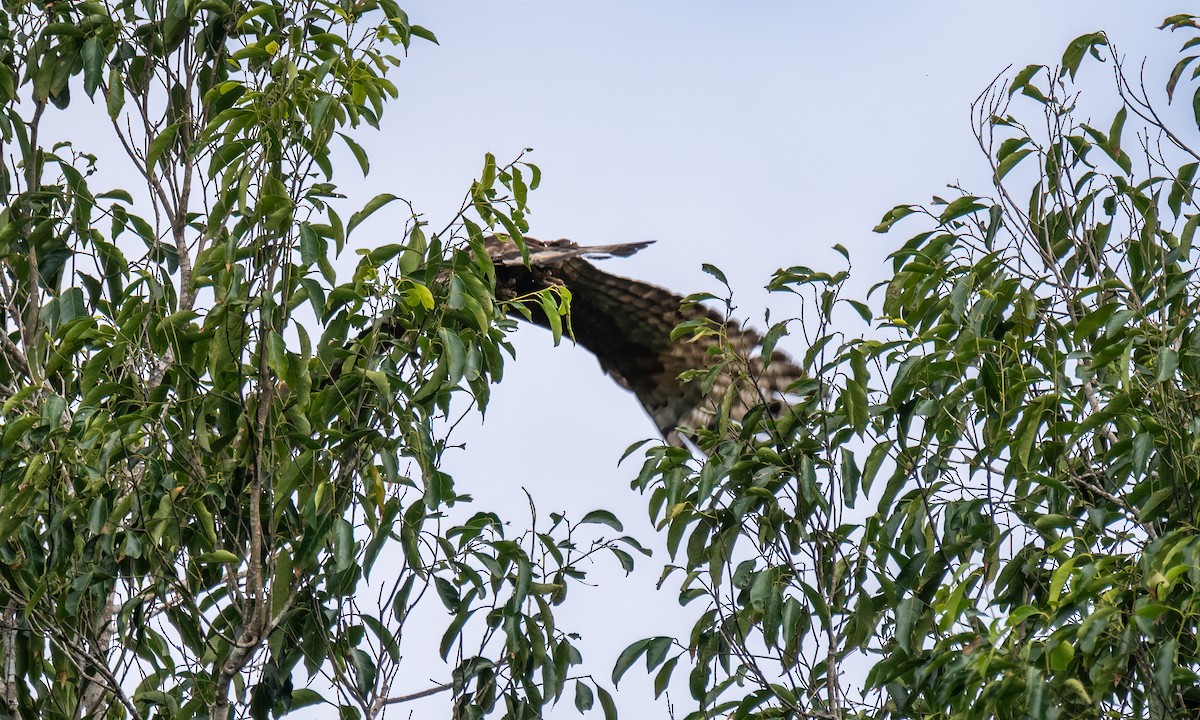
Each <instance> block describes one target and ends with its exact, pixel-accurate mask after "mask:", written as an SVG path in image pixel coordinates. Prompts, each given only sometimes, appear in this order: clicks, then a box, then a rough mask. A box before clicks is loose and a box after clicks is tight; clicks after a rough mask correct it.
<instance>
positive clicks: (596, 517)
mask: <svg viewBox="0 0 1200 720" xmlns="http://www.w3.org/2000/svg"><path fill="white" fill-rule="evenodd" d="M589 523H593V524H597V525H607V526H609V527H610V528H612V529H613V530H616V531H617V532H621V531H623V530H624V529H625V528H624V526H623V525H621V521H620V520H618V519H617V516H616V515H613V514H612V513H610V512H609V511H607V510H593V511H591V512H590V513H588V514H587V515H584V516H583V519H582V520H580V521H579V524H580V525H587V524H589Z"/></svg>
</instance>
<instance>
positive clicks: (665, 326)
mask: <svg viewBox="0 0 1200 720" xmlns="http://www.w3.org/2000/svg"><path fill="white" fill-rule="evenodd" d="M525 242H526V244H527V249H528V252H529V265H528V266H526V265H525V264H524V263H523V262H522V261H521V257H520V253H519V252H517V251H516V248H515V247H514V246H513V245H512V243H511V242H507V241H506V239H504V238H489V243H488V245H487V247H488V253H489V256H490V257H491V258H492V260H493V263H494V264H495V266H496V291H497V296H498V297H499V298H500V299H502V300H504V299H512V298H516V297H522V296H525V295H527V294H529V293H531V292H535V291H538V290H542V289H544V288H547V287H549V286H551V285H561V286H564V287H566V288H567V289H568V290H570V291H571V327H572V329H573V331H574V337H575V340H576V342H578V343H579V344H580V345H582V346H583V347H584V348H586V349H587V350H589V351H591V353H592V354H593V355H595V356H596V359H597V360H599V361H600V367H601V368H603V369H604V371H605V372H606V373H608V374H609V375H611V376H612V377H613V379H614V380H616V382H617V383H618V384H620V385H621V386H622V387H624V388H626V389H628V390H630V391H632V392H633V394H634V395H635V396H636V397H637V399H638V401H639V402H640V403H641V405H642V407H643V408H644V409H645V410H646V413H647V414H649V415H650V418H651V419H652V420H653V421H654V424H655V425H656V426H657V427H658V429H659V432H661V433H662V435H663V437H664V438H665V439H667V440H668V441H669V442H671V443H672V444H681V443H682V437H681V436H680V435H679V433H678V430H677V428H679V427H681V426H683V427H691V428H701V427H707V426H709V425H711V424H712V422H713V420H714V418H715V416H716V408H717V406H718V405H719V404H720V402H721V400H722V399H724V398H725V396H726V395H727V394H728V393H730V392H737V393H738V396H737V397H735V398H734V399H733V402H732V405H731V414H732V416H733V419H735V420H741V419H742V417H743V416H744V415H745V413H746V412H747V411H748V410H749V409H750V408H751V407H754V406H756V405H759V404H762V403H763V402H772V401H776V400H778V399H779V398H780V396H782V395H783V394H785V393H786V391H787V388H788V386H789V385H790V384H791V383H793V382H794V381H796V380H798V379H799V378H800V377H802V372H801V370H800V369H799V368H798V367H796V365H795V364H794V363H792V362H791V361H790V360H789V359H788V358H787V357H786V356H784V355H783V354H782V353H775V354H774V355H773V356H772V358H771V362H770V363H769V364H764V363H763V361H762V358H761V357H757V356H756V355H755V351H756V350H757V348H758V347H759V346H760V345H761V344H762V337H761V336H760V335H759V334H758V333H756V332H754V331H753V330H750V329H748V328H745V327H742V326H741V325H739V324H737V323H733V322H726V320H725V318H724V317H722V316H720V315H718V314H717V313H715V312H713V311H712V310H711V309H709V308H706V307H704V306H702V305H697V304H689V305H686V306H682V303H683V298H682V297H680V296H678V295H676V294H674V293H672V292H671V291H669V290H665V289H663V288H661V287H658V286H656V285H651V284H649V283H644V282H640V281H637V280H632V279H629V278H625V277H620V276H618V275H613V274H610V273H607V272H604V271H603V270H600V269H599V268H598V267H596V266H595V265H593V264H592V263H590V262H588V258H596V259H602V258H606V257H627V256H629V255H632V254H633V253H636V252H638V251H639V250H641V249H643V248H645V247H646V246H647V245H649V243H645V242H643V243H627V244H620V245H602V246H590V247H589V246H579V245H576V244H575V243H573V242H570V241H568V240H555V241H551V242H540V241H537V240H533V239H530V238H526V240H525ZM529 309H530V311H531V313H532V319H533V322H535V323H537V324H539V325H542V326H543V327H547V326H548V325H549V322H548V320H547V318H546V316H545V314H543V313H542V312H541V310H540V307H531V308H529ZM700 318H703V319H705V320H707V321H709V322H710V323H711V325H712V326H713V327H715V328H721V329H722V330H723V333H724V335H725V337H726V338H727V340H728V344H729V346H730V347H731V348H732V349H733V350H734V354H735V355H737V356H739V357H742V358H749V363H748V365H747V366H746V367H745V368H743V369H744V370H745V373H744V374H743V373H736V372H735V373H721V375H720V376H719V377H717V378H716V380H715V381H714V383H713V386H712V389H711V391H710V392H708V393H707V394H706V393H704V392H703V391H702V388H701V384H700V383H699V382H691V383H683V382H680V380H679V376H680V374H681V373H684V372H686V371H688V370H695V369H700V368H705V367H708V366H709V365H711V364H712V363H713V360H714V353H715V352H716V348H717V347H718V346H719V345H720V343H721V338H720V336H719V335H707V336H703V337H699V338H697V339H695V340H692V341H685V340H683V339H680V340H675V341H673V340H671V331H672V330H673V329H674V328H675V326H677V325H679V324H680V323H682V322H684V321H687V320H695V319H700ZM764 365H765V366H764Z"/></svg>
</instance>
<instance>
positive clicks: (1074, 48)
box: [1058, 32, 1108, 80]
mask: <svg viewBox="0 0 1200 720" xmlns="http://www.w3.org/2000/svg"><path fill="white" fill-rule="evenodd" d="M1106 45H1108V38H1107V37H1106V36H1105V35H1104V33H1099V32H1094V33H1088V34H1087V35H1080V36H1079V37H1077V38H1075V39H1074V40H1072V41H1071V44H1070V45H1068V46H1067V49H1066V51H1065V52H1063V58H1062V69H1061V70H1059V73H1058V76H1059V77H1062V76H1064V75H1070V76H1071V79H1072V80H1074V79H1075V73H1077V72H1079V65H1080V63H1082V62H1083V58H1084V56H1085V55H1087V54H1088V53H1089V52H1090V53H1091V54H1092V56H1093V57H1095V58H1097V59H1099V58H1100V51H1099V48H1101V47H1104V46H1106Z"/></svg>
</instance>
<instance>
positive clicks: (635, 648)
mask: <svg viewBox="0 0 1200 720" xmlns="http://www.w3.org/2000/svg"><path fill="white" fill-rule="evenodd" d="M649 646H650V638H646V639H644V640H638V641H637V642H634V643H632V644H630V645H629V647H627V648H625V649H624V650H622V651H621V654H620V655H618V656H617V662H616V664H614V665H613V671H612V681H613V685H614V686H615V685H617V684H618V683H619V682H620V681H621V676H623V675H624V674H625V671H626V670H628V669H629V668H630V666H632V665H633V664H634V663H635V662H637V660H638V658H640V657H641V656H642V654H643V653H645V652H646V648H648V647H649ZM596 689H597V690H600V688H596ZM601 692H603V691H602V690H601ZM601 698H602V699H603V695H601Z"/></svg>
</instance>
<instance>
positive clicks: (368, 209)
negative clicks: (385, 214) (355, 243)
mask: <svg viewBox="0 0 1200 720" xmlns="http://www.w3.org/2000/svg"><path fill="white" fill-rule="evenodd" d="M399 199H400V198H398V197H396V196H395V195H392V194H391V193H380V194H379V195H376V196H375V197H373V198H371V199H370V200H368V201H367V204H366V205H363V209H362V210H359V211H358V212H356V213H354V214H353V215H351V216H350V223H349V224H348V225H347V226H346V235H349V234H350V233H352V232H354V228H356V227H358V226H359V225H360V224H361V223H362V221H363V220H366V219H367V218H368V217H370V216H371V215H372V213H374V212H375V211H376V210H378V209H379V208H381V207H383V206H384V205H387V204H388V203H390V202H393V201H395V200H399Z"/></svg>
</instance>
